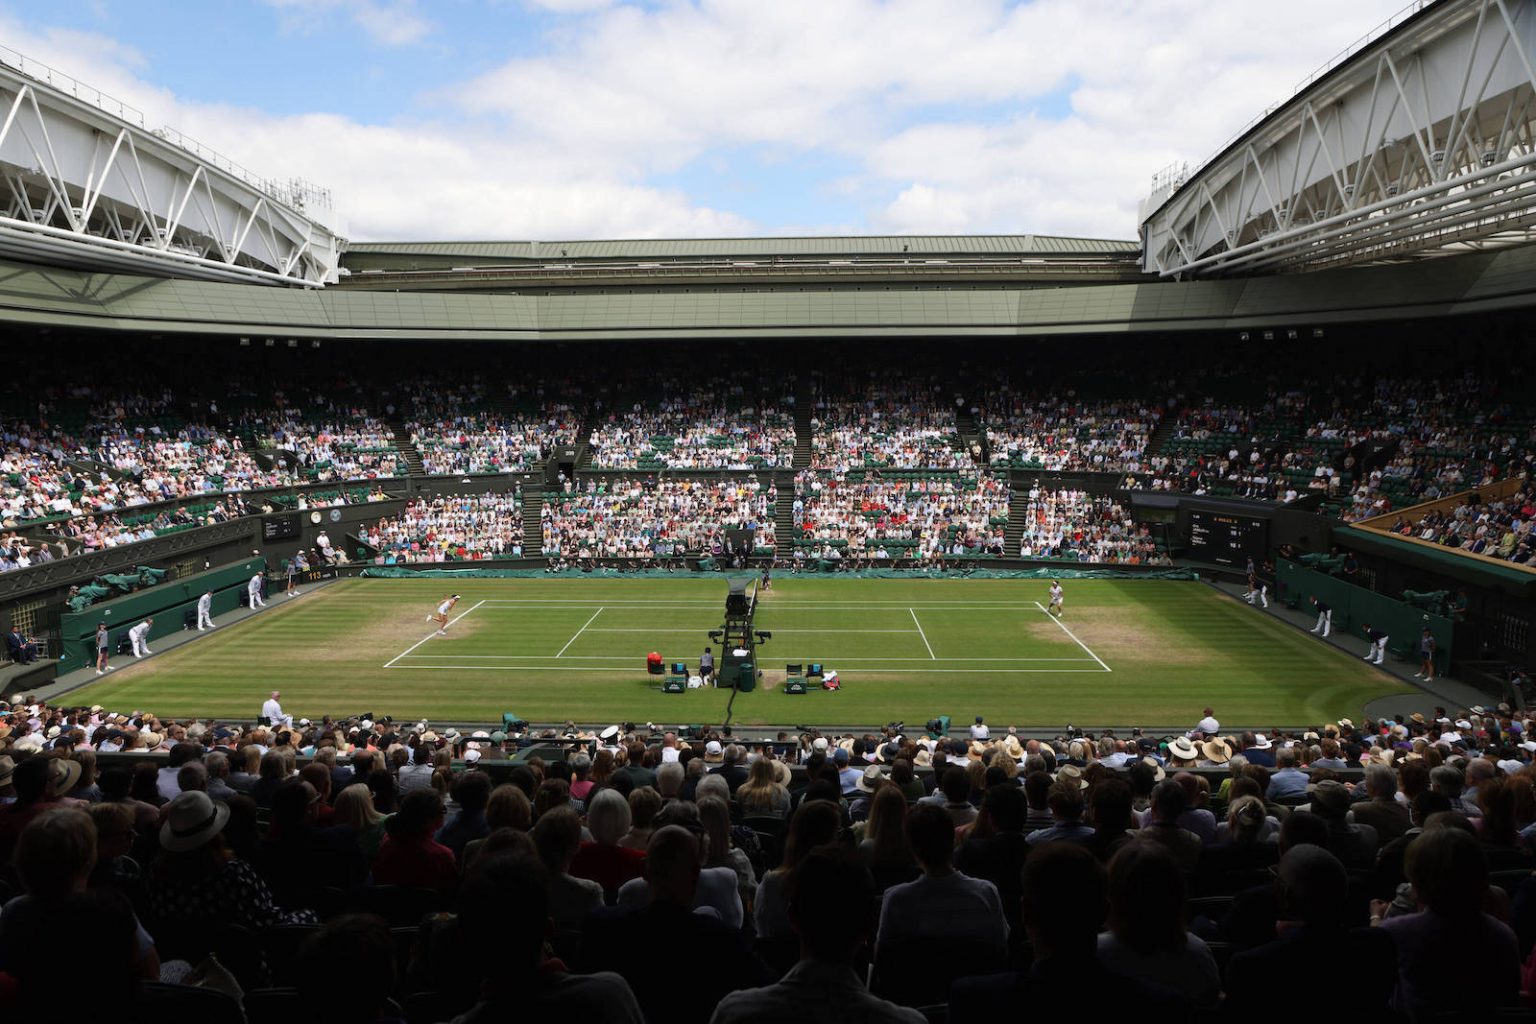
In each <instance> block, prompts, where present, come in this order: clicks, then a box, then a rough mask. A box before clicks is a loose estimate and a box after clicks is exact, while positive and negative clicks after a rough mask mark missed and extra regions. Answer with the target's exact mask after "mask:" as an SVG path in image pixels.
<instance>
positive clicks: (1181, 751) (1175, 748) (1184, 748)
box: [1168, 736, 1200, 761]
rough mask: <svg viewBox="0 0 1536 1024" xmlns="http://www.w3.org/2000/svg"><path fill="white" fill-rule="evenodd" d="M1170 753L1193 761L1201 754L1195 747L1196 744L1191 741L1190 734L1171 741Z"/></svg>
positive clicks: (1184, 759)
mask: <svg viewBox="0 0 1536 1024" xmlns="http://www.w3.org/2000/svg"><path fill="white" fill-rule="evenodd" d="M1168 753H1170V754H1172V755H1173V756H1174V757H1177V758H1178V759H1179V760H1181V761H1193V760H1194V759H1195V758H1197V757H1199V756H1200V752H1199V751H1198V750H1196V749H1195V745H1194V744H1193V743H1191V742H1190V739H1189V737H1188V736H1178V737H1175V738H1174V739H1173V740H1172V741H1170V742H1169V744H1168Z"/></svg>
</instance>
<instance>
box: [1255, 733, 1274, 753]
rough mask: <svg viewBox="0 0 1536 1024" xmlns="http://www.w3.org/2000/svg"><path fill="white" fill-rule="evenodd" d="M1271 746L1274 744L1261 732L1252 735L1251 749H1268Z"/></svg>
mask: <svg viewBox="0 0 1536 1024" xmlns="http://www.w3.org/2000/svg"><path fill="white" fill-rule="evenodd" d="M1273 746H1274V744H1273V743H1271V742H1270V741H1269V737H1268V736H1266V735H1264V734H1263V733H1258V734H1256V735H1255V736H1254V737H1253V749H1255V750H1268V749H1269V748H1270V747H1273Z"/></svg>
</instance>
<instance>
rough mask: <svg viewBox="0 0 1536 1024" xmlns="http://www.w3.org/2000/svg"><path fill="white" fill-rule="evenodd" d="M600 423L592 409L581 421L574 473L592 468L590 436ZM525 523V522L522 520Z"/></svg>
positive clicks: (597, 413)
mask: <svg viewBox="0 0 1536 1024" xmlns="http://www.w3.org/2000/svg"><path fill="white" fill-rule="evenodd" d="M601 422H602V413H600V412H598V411H597V410H595V409H593V410H591V411H589V412H588V413H587V415H586V418H585V419H583V420H582V421H581V427H580V428H579V432H578V433H577V434H576V443H577V444H579V445H581V454H579V455H577V456H576V472H578V473H580V472H581V471H582V470H584V469H591V468H592V455H593V452H592V435H593V434H594V433H596V432H597V427H598V424H599V423H601ZM524 521H525V522H526V520H524Z"/></svg>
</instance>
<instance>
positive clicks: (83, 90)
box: [0, 45, 334, 212]
mask: <svg viewBox="0 0 1536 1024" xmlns="http://www.w3.org/2000/svg"><path fill="white" fill-rule="evenodd" d="M0 65H3V66H5V67H8V68H10V69H11V70H13V71H17V72H20V73H21V74H23V75H25V76H26V77H28V78H31V79H33V80H34V81H38V82H41V83H43V84H44V85H47V86H50V87H52V88H54V89H57V90H58V91H59V92H62V93H65V94H67V95H69V96H72V97H74V98H75V99H77V100H79V101H80V102H82V103H89V104H90V105H91V106H93V107H95V108H96V109H98V110H100V111H102V112H103V113H106V114H110V115H112V116H113V117H115V118H118V119H119V120H121V121H124V122H126V123H128V124H130V125H133V126H136V127H138V128H140V129H143V130H144V131H147V132H149V134H151V135H153V136H155V138H157V139H161V140H163V141H165V142H169V143H170V144H171V145H173V146H176V147H178V148H180V149H183V150H185V151H186V152H188V153H190V154H192V155H193V156H195V157H197V158H198V159H199V160H201V161H202V162H203V163H205V164H208V165H210V166H213V167H217V168H218V169H219V170H221V171H223V172H224V173H225V174H228V175H229V176H231V177H233V178H237V179H239V180H240V181H243V182H244V183H245V184H247V185H249V186H251V187H252V188H254V189H256V190H257V191H259V192H261V193H263V194H265V195H268V196H270V197H272V198H273V199H276V200H277V201H278V202H280V203H282V204H284V205H285V206H289V207H291V208H293V209H295V210H298V211H301V212H302V211H307V210H312V209H313V210H320V211H329V210H332V209H334V207H333V205H332V201H331V199H332V197H331V191H330V189H327V188H322V187H321V186H319V185H315V184H313V183H311V182H308V181H305V180H304V179H302V178H290V179H287V180H279V179H276V178H264V177H262V176H261V175H259V174H256V173H255V172H254V171H252V170H250V169H249V168H247V167H245V166H243V165H242V164H239V163H236V162H235V161H234V160H231V159H230V158H229V157H227V156H225V155H224V154H222V153H220V152H219V151H218V150H216V149H212V148H211V147H209V146H205V145H203V144H202V143H200V142H198V141H197V140H196V139H193V138H191V137H189V136H187V135H185V134H183V133H182V132H180V131H178V130H177V129H175V128H171V127H169V126H161V127H158V128H150V127H149V125H148V122H147V121H145V119H144V112H143V111H142V110H139V109H138V108H137V107H135V106H133V105H132V104H130V103H128V102H126V101H124V100H122V99H119V98H118V97H116V96H113V95H111V94H110V93H105V92H102V91H101V90H100V89H98V88H96V87H95V86H93V85H89V84H87V83H85V82H82V81H80V80H79V79H78V78H75V77H74V76H72V75H67V74H65V73H64V72H62V71H60V70H59V69H58V68H55V67H52V66H50V65H48V64H44V63H43V62H42V61H39V60H34V59H33V58H31V57H28V56H27V55H26V54H24V53H21V52H19V51H17V50H13V49H11V48H10V47H9V46H3V45H0Z"/></svg>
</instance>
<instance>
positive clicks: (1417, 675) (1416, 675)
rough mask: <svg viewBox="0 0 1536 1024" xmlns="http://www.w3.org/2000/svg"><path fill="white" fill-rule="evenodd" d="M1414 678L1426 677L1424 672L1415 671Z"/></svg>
mask: <svg viewBox="0 0 1536 1024" xmlns="http://www.w3.org/2000/svg"><path fill="white" fill-rule="evenodd" d="M1413 678H1415V679H1423V678H1424V673H1423V672H1415V673H1414V674H1413Z"/></svg>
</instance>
